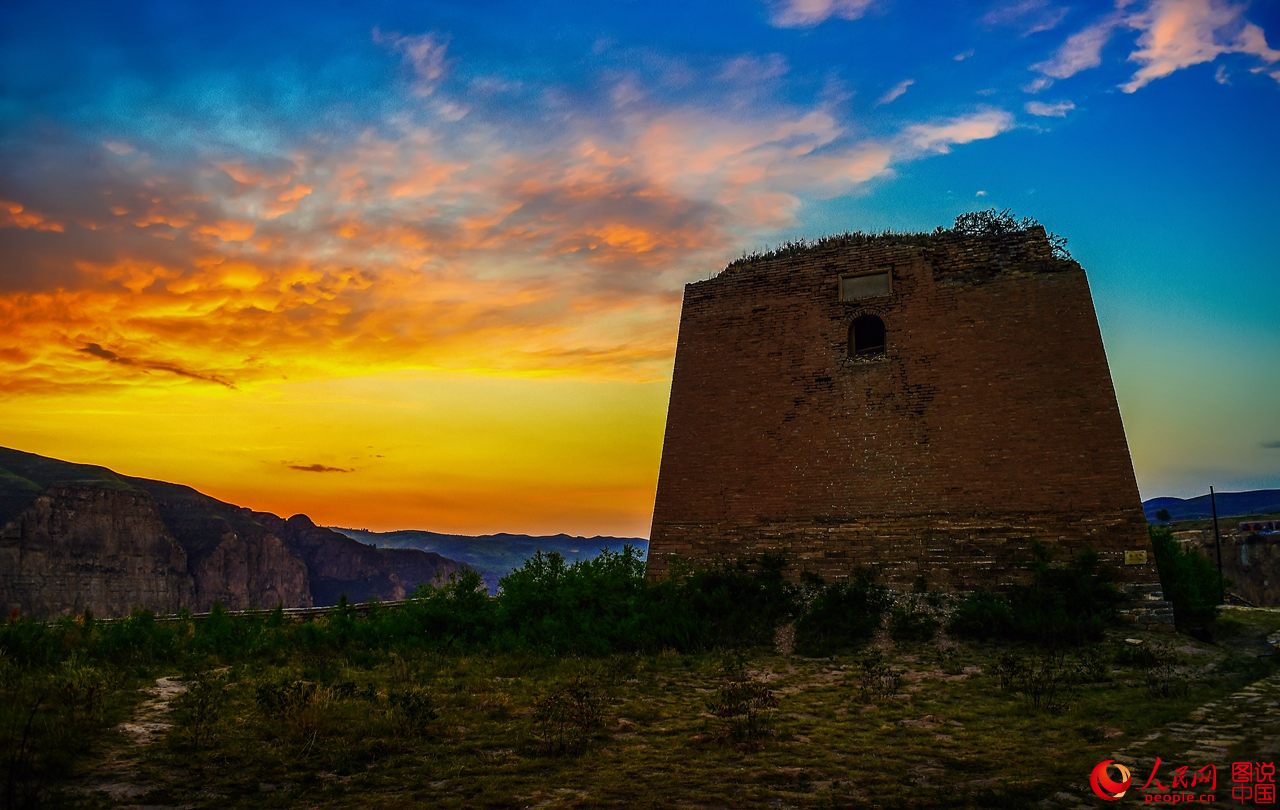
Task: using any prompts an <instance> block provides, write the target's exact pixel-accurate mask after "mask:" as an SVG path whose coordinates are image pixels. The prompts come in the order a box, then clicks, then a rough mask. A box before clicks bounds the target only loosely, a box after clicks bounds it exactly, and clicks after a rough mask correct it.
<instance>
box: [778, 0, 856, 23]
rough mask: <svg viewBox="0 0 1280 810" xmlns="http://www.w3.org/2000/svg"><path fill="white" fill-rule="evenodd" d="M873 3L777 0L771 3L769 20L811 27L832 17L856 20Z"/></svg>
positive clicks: (837, 0) (828, 0)
mask: <svg viewBox="0 0 1280 810" xmlns="http://www.w3.org/2000/svg"><path fill="white" fill-rule="evenodd" d="M873 3H874V0H775V1H774V2H772V3H771V4H770V13H769V21H770V22H771V23H773V25H775V26H777V27H779V28H811V27H813V26H815V25H819V24H821V23H824V22H826V21H827V20H829V19H831V18H832V17H835V18H837V19H841V20H856V19H858V18H859V17H862V16H863V15H864V14H866V13H867V10H868V9H870V8H871V6H872V5H873Z"/></svg>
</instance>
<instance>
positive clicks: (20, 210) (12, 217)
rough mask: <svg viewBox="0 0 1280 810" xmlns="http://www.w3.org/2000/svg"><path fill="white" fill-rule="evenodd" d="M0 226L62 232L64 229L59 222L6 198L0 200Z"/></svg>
mask: <svg viewBox="0 0 1280 810" xmlns="http://www.w3.org/2000/svg"><path fill="white" fill-rule="evenodd" d="M0 228H23V229H24V230H33V231H50V232H53V233H62V232H63V231H64V230H66V229H65V228H64V227H63V225H62V223H61V222H55V221H53V220H51V219H48V218H46V217H44V216H42V215H41V214H38V213H36V212H35V211H30V210H28V209H27V208H26V207H24V206H23V205H22V204H21V203H16V202H10V201H7V200H0Z"/></svg>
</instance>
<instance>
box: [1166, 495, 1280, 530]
mask: <svg viewBox="0 0 1280 810" xmlns="http://www.w3.org/2000/svg"><path fill="white" fill-rule="evenodd" d="M1217 502H1218V517H1220V518H1223V517H1237V516H1239V515H1266V514H1272V513H1280V489H1254V490H1250V491H1248V492H1219V493H1217ZM1161 509H1166V510H1168V512H1169V519H1170V520H1171V521H1177V520H1200V519H1203V518H1208V517H1213V510H1212V508H1211V507H1210V505H1209V496H1208V495H1200V496H1198V497H1195V498H1152V499H1151V500H1149V501H1143V502H1142V511H1143V512H1145V513H1146V515H1147V520H1149V521H1152V522H1157V521H1156V512H1159V511H1160V510H1161Z"/></svg>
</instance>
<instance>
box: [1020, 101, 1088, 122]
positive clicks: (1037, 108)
mask: <svg viewBox="0 0 1280 810" xmlns="http://www.w3.org/2000/svg"><path fill="white" fill-rule="evenodd" d="M1075 108H1076V105H1075V103H1074V102H1071V101H1056V102H1053V103H1047V102H1043V101H1028V102H1027V104H1026V111H1027V112H1029V113H1031V114H1032V115H1038V116H1041V117H1045V118H1066V117H1067V113H1069V112H1071V111H1072V110H1074V109H1075Z"/></svg>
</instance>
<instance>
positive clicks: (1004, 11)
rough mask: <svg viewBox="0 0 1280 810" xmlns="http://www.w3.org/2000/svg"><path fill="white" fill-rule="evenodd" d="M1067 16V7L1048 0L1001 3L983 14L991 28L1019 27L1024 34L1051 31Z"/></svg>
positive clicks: (1016, 0) (1017, 0) (984, 20)
mask: <svg viewBox="0 0 1280 810" xmlns="http://www.w3.org/2000/svg"><path fill="white" fill-rule="evenodd" d="M1066 16H1067V8H1066V7H1064V6H1057V5H1054V4H1052V3H1050V2H1048V0H1015V2H1011V3H1000V4H998V5H996V6H994V7H992V8H991V9H990V10H988V11H987V13H986V14H984V15H982V23H983V25H986V26H987V27H989V28H992V27H999V26H1007V27H1017V28H1020V29H1021V31H1022V34H1023V36H1030V35H1032V34H1038V33H1041V32H1042V31H1051V30H1053V29H1054V28H1057V27H1058V24H1059V23H1061V22H1062V20H1063V19H1064V18H1065V17H1066Z"/></svg>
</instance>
